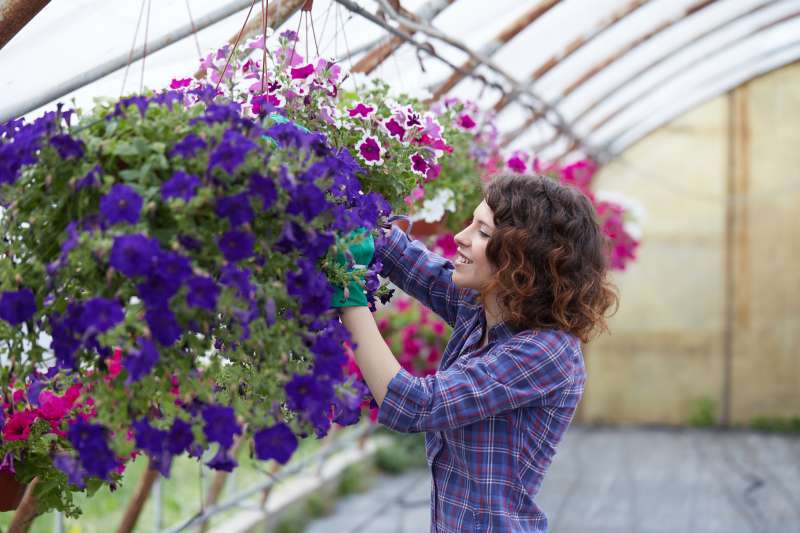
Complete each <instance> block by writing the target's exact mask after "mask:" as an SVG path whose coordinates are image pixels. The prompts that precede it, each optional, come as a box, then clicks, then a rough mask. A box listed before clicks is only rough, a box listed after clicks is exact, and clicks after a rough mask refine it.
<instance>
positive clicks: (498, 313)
mask: <svg viewBox="0 0 800 533" xmlns="http://www.w3.org/2000/svg"><path fill="white" fill-rule="evenodd" d="M484 314H485V315H486V332H487V334H488V332H489V330H490V329H492V328H493V327H494V326H495V325H497V324H499V323H500V322H502V321H503V313H502V310H501V309H500V303H499V302H498V301H497V298H495V297H491V296H490V297H489V298H486V305H485V307H484Z"/></svg>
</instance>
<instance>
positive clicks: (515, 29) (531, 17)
mask: <svg viewBox="0 0 800 533" xmlns="http://www.w3.org/2000/svg"><path fill="white" fill-rule="evenodd" d="M559 2H560V0H545V1H544V2H541V3H539V4H538V5H535V6H533V7H532V8H531V9H529V10H528V11H526V12H525V13H523V14H522V15H520V16H519V17H517V18H516V19H515V20H514V21H513V22H512V23H511V24H510V25H509V26H506V27H505V28H503V30H502V31H501V32H500V33H498V34H497V35H496V36H495V37H494V39H492V40H491V41H490V42H489V43H487V44H485V45H484V46H483V47H481V49H480V53H481V54H483V55H485V56H487V57H491V56H493V55H494V54H495V53H496V52H497V51H498V50H499V49H500V48H502V47H503V45H505V44H506V43H508V42H509V41H511V39H513V38H514V37H516V36H517V35H519V33H521V32H522V31H523V30H524V29H525V28H527V27H529V26H530V25H531V24H533V23H534V22H536V20H537V19H539V17H541V16H542V15H544V14H545V13H547V12H548V11H550V9H551V8H553V7H555V5H556V4H558V3H559ZM477 66H478V61H476V60H475V59H474V58H470V59H468V60H467V61H466V62H464V63H463V64H462V65H461V69H462V70H463V71H466V72H472V71H474V70H475V68H477ZM463 79H464V74H462V73H461V72H453V73H452V74H451V75H450V77H448V78H447V79H446V80H445V81H443V82H442V83H441V84H440V85H439V86H438V87H437V88H436V90H435V91H433V95H432V96H431V98H430V100H432V101H436V100H438V99H439V98H441V97H442V96H444V95H445V94H447V92H449V91H450V90H451V89H452V88H453V87H455V86H456V85H457V84H458V83H459V82H460V81H461V80H463ZM503 98H505V96H504V97H503Z"/></svg>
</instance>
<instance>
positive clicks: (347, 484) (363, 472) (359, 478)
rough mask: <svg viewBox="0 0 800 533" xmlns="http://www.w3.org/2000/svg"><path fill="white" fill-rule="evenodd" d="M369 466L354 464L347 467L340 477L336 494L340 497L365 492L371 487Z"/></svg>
mask: <svg viewBox="0 0 800 533" xmlns="http://www.w3.org/2000/svg"><path fill="white" fill-rule="evenodd" d="M370 477H371V476H370V475H369V466H368V465H364V464H358V463H357V464H352V465H350V466H348V467H346V468H345V469H344V470H343V471H342V473H341V474H340V476H339V482H338V484H337V486H336V493H337V494H338V495H339V496H347V495H349V494H357V493H359V492H364V491H365V490H367V489H368V488H369V486H370Z"/></svg>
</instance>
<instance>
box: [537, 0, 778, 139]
mask: <svg viewBox="0 0 800 533" xmlns="http://www.w3.org/2000/svg"><path fill="white" fill-rule="evenodd" d="M781 1H783V0H768V1H766V2H762V3H761V4H758V5H756V6H755V7H753V8H751V9H749V10H748V11H745V12H743V13H739V14H738V15H735V16H734V17H732V18H730V19H728V20H725V21H723V22H721V23H720V24H717V25H716V26H714V27H712V28H710V29H708V30H706V31H704V32H703V33H701V34H700V35H697V36H695V37H693V38H691V39H689V40H687V41H686V42H685V43H683V44H682V45H680V46H678V47H677V48H675V49H672V50H668V51H667V52H666V53H664V54H662V55H661V56H659V57H658V58H656V59H655V60H654V61H652V62H651V63H648V64H647V65H645V66H644V67H642V68H641V69H639V70H637V71H636V72H634V73H633V74H631V75H630V76H628V77H627V78H625V79H624V80H623V81H621V82H620V83H617V84H616V85H614V86H613V87H611V88H610V89H608V90H607V91H605V92H604V93H603V94H602V95H601V96H599V97H597V98H595V100H594V101H593V102H591V103H590V104H589V105H588V106H587V107H586V108H585V109H583V110H582V111H581V112H580V113H578V114H577V115H576V116H575V117H574V118H573V119H572V124H574V125H575V126H577V125H578V124H579V123H580V122H581V120H583V119H584V118H585V117H586V116H587V115H588V114H589V113H591V112H592V111H594V110H595V109H596V108H597V106H599V105H600V104H602V103H603V102H605V101H606V99H607V98H609V97H610V96H612V95H614V94H616V93H617V92H619V91H620V90H622V89H624V88H625V87H626V86H627V85H628V84H630V83H632V82H634V81H635V80H637V79H639V78H641V77H642V76H644V75H645V74H647V73H648V72H650V71H651V70H652V69H654V68H656V67H658V66H659V65H661V64H663V63H664V61H666V60H668V59H669V58H671V57H674V56H675V55H677V54H679V53H681V52H683V51H685V50H687V49H689V48H691V47H692V46H694V45H696V44H697V43H698V42H699V41H702V40H703V39H706V38H708V37H710V36H711V35H713V34H714V33H716V32H719V31H721V30H724V29H725V28H727V27H729V26H730V25H732V24H736V23H737V22H740V21H742V20H744V19H745V18H747V17H750V16H752V15H754V14H756V13H758V12H759V11H762V10H764V9H766V8H769V7H772V6H774V5H777V4H779V3H780V2H781ZM637 96H638V97H639V98H641V95H637ZM631 101H634V100H633V99H632V100H631ZM628 105H630V101H629V102H627V103H626V104H625V105H624V106H622V108H625V107H627V106H628ZM609 120H610V119H609ZM558 137H559V133H558V132H557V131H556V132H554V135H553V136H552V137H551V138H550V139H548V140H546V141H544V142H542V143H539V144H538V145H537V146H536V147H535V148H534V149H540V148H541V147H543V146H548V145H550V144H552V143H554V142H555V141H556V140H557V139H558ZM575 148H576V146H575V145H574V143H573V144H572V145H570V147H569V148H568V149H567V152H566V153H569V152H571V151H572V150H574V149H575Z"/></svg>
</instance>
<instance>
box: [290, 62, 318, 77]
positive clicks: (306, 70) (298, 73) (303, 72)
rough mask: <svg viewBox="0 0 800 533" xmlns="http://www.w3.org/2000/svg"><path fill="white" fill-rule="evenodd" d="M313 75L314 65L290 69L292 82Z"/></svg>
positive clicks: (309, 64)
mask: <svg viewBox="0 0 800 533" xmlns="http://www.w3.org/2000/svg"><path fill="white" fill-rule="evenodd" d="M312 74H314V65H312V64H311V63H308V64H307V65H303V66H302V67H296V68H292V79H293V80H304V79H306V78H308V77H309V76H311V75H312Z"/></svg>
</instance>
